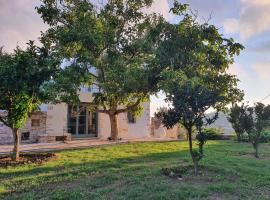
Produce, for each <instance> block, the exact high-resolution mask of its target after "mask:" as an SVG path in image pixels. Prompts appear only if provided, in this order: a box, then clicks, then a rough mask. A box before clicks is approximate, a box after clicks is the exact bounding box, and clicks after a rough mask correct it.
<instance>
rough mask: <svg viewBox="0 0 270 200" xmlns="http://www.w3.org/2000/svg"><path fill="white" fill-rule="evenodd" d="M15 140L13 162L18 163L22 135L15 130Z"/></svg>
mask: <svg viewBox="0 0 270 200" xmlns="http://www.w3.org/2000/svg"><path fill="white" fill-rule="evenodd" d="M12 131H13V138H14V148H13V154H12V160H13V161H18V160H19V158H20V150H19V146H20V134H19V130H18V129H13V130H12Z"/></svg>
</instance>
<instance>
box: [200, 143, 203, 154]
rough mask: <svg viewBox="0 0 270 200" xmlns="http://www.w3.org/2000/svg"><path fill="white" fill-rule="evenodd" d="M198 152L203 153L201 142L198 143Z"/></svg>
mask: <svg viewBox="0 0 270 200" xmlns="http://www.w3.org/2000/svg"><path fill="white" fill-rule="evenodd" d="M199 152H200V153H201V154H202V155H203V144H202V143H200V144H199Z"/></svg>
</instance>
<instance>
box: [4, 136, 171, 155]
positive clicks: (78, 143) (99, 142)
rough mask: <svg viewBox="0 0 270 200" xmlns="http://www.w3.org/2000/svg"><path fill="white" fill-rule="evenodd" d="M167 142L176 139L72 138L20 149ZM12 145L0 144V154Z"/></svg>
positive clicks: (9, 149)
mask: <svg viewBox="0 0 270 200" xmlns="http://www.w3.org/2000/svg"><path fill="white" fill-rule="evenodd" d="M150 141H153V142H154V141H156V142H167V141H176V139H169V138H142V139H132V140H121V141H114V142H113V141H108V140H100V139H84V140H73V141H69V142H65V143H63V142H55V143H35V144H21V145H20V151H21V152H22V153H26V152H28V153H29V152H31V153H33V152H48V151H57V150H64V149H82V148H91V147H97V146H107V145H115V144H125V143H135V142H150ZM12 148H13V146H12V145H0V155H1V154H2V155H3V154H9V153H10V152H11V151H12Z"/></svg>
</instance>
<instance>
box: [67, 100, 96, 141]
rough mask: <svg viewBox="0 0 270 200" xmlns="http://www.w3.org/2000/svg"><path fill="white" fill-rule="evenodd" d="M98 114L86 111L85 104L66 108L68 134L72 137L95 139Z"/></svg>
mask: <svg viewBox="0 0 270 200" xmlns="http://www.w3.org/2000/svg"><path fill="white" fill-rule="evenodd" d="M97 118H98V114H97V113H95V112H90V111H89V110H87V104H80V105H79V106H72V105H69V106H68V132H69V133H71V135H72V136H73V137H97V136H98V134H97V133H98V131H97V130H98V119H97Z"/></svg>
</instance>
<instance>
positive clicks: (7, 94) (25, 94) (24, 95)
mask: <svg viewBox="0 0 270 200" xmlns="http://www.w3.org/2000/svg"><path fill="white" fill-rule="evenodd" d="M56 66H57V65H56V64H55V63H54V60H53V59H51V58H50V54H49V52H48V51H47V50H46V48H44V47H37V46H36V45H35V44H34V42H33V41H30V42H29V43H28V46H27V48H26V50H22V49H20V48H19V47H17V49H16V50H15V51H14V52H13V53H10V54H8V53H5V52H3V51H2V50H1V52H0V77H1V84H0V109H1V110H3V113H2V114H1V115H0V121H1V122H2V123H3V124H4V125H6V126H8V127H10V128H11V129H12V130H13V135H14V140H15V148H14V159H18V157H19V151H18V146H19V140H20V138H19V129H21V128H22V127H24V126H25V123H26V121H27V119H28V116H29V114H30V113H31V112H33V111H34V110H36V109H38V106H39V104H40V103H41V102H43V101H44V100H45V95H44V93H43V89H42V85H43V84H44V83H45V82H48V81H50V79H51V77H52V76H53V74H54V73H55V72H56V71H57V67H56Z"/></svg>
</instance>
